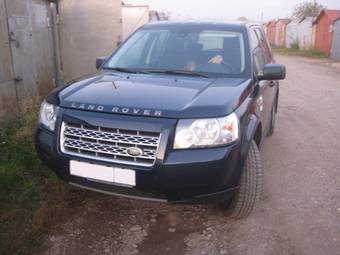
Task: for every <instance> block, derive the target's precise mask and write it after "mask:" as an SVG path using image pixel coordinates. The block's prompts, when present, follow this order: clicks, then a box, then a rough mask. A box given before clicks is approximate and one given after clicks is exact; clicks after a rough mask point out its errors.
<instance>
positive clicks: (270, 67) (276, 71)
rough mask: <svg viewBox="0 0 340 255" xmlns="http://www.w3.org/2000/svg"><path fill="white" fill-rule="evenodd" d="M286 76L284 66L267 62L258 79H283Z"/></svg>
mask: <svg viewBox="0 0 340 255" xmlns="http://www.w3.org/2000/svg"><path fill="white" fill-rule="evenodd" d="M285 78H286V66H284V65H280V64H267V65H265V66H264V69H263V75H261V76H259V80H271V81H273V80H284V79H285Z"/></svg>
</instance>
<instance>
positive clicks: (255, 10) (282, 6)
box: [123, 0, 340, 21]
mask: <svg viewBox="0 0 340 255" xmlns="http://www.w3.org/2000/svg"><path fill="white" fill-rule="evenodd" d="M123 1H124V2H125V3H132V4H148V5H149V6H150V8H151V9H156V10H165V11H169V12H170V13H171V14H172V18H173V19H224V20H233V19H237V18H239V17H244V16H245V17H247V18H248V19H250V20H254V21H261V16H262V15H263V21H268V20H270V19H273V18H278V17H280V18H286V17H290V16H291V13H292V10H293V9H294V6H295V5H296V4H298V3H301V2H304V1H303V0H205V1H202V0H123ZM318 2H319V3H321V4H322V5H324V6H326V7H327V8H328V9H340V0H319V1H318Z"/></svg>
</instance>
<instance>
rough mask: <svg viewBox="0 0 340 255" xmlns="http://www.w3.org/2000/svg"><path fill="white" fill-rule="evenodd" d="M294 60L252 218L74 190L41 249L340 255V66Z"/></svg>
mask: <svg viewBox="0 0 340 255" xmlns="http://www.w3.org/2000/svg"><path fill="white" fill-rule="evenodd" d="M277 62H279V63H283V64H286V65H287V69H288V78H287V79H286V80H285V81H284V82H281V95H280V102H279V114H278V119H277V128H276V131H275V134H274V136H273V137H271V138H269V139H267V140H266V142H265V144H264V146H263V148H262V151H261V154H262V160H263V168H264V171H265V189H264V197H263V201H262V203H261V204H260V205H259V207H258V209H257V210H256V211H255V212H254V213H252V214H251V216H250V217H249V218H247V219H245V220H241V221H234V220H230V219H228V218H225V217H224V216H223V214H222V213H221V211H220V210H219V208H218V207H216V206H214V205H204V206H200V205H198V206H177V205H176V206H170V205H164V204H158V203H149V202H143V201H135V200H127V199H121V198H115V197H110V196H104V195H99V194H94V193H91V192H83V191H81V192H71V193H70V194H69V198H68V199H67V208H66V210H65V211H66V212H65V213H64V215H63V218H61V219H60V222H59V224H56V225H55V226H53V227H51V228H50V229H49V231H48V234H47V236H46V238H45V244H44V250H43V251H42V254H176V255H180V254H193V255H194V254H195V255H196V254H240V255H241V254H242V255H245V254H252V255H256V254H259V255H265V254H322V255H325V254H332V255H333V254H340V70H339V69H335V68H332V67H328V66H323V65H321V64H320V63H318V62H315V61H309V60H306V59H302V58H293V57H282V56H280V57H277Z"/></svg>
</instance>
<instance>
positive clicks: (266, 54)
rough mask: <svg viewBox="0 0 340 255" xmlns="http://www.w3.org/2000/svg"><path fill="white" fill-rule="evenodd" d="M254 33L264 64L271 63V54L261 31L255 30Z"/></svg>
mask: <svg viewBox="0 0 340 255" xmlns="http://www.w3.org/2000/svg"><path fill="white" fill-rule="evenodd" d="M255 32H256V35H257V37H258V38H259V43H260V44H259V46H260V47H261V48H262V51H263V56H264V58H265V62H266V64H268V63H270V62H271V61H272V54H271V51H270V48H269V44H268V41H267V39H266V36H265V34H264V33H263V31H262V29H260V28H256V29H255Z"/></svg>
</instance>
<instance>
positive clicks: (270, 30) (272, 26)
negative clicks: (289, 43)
mask: <svg viewBox="0 0 340 255" xmlns="http://www.w3.org/2000/svg"><path fill="white" fill-rule="evenodd" d="M266 31H267V37H268V40H269V42H270V44H272V45H274V44H275V33H276V21H275V20H272V21H269V22H268V23H267V29H266Z"/></svg>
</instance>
